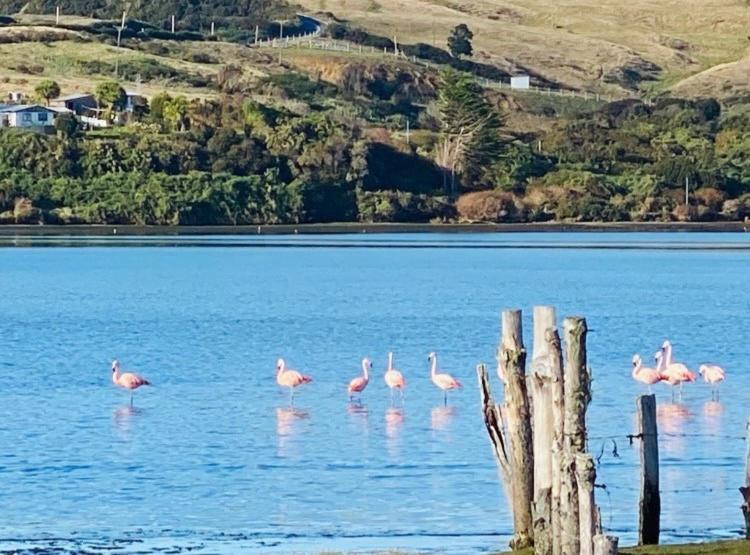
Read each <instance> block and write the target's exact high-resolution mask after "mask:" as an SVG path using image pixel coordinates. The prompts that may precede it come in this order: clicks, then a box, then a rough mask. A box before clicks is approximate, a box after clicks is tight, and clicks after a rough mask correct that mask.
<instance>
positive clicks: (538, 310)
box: [529, 306, 555, 555]
mask: <svg viewBox="0 0 750 555" xmlns="http://www.w3.org/2000/svg"><path fill="white" fill-rule="evenodd" d="M554 329H555V309H554V308H553V307H551V306H535V307H534V343H533V351H532V357H531V377H530V380H529V383H530V385H531V401H532V403H531V405H532V409H533V410H532V422H533V426H532V428H533V436H534V505H533V517H534V553H535V554H536V555H552V545H553V534H552V436H553V432H554V425H553V414H552V383H551V382H552V375H551V366H552V364H553V362H552V361H551V360H550V355H551V352H550V345H549V343H548V342H547V338H546V334H547V332H548V331H550V330H554Z"/></svg>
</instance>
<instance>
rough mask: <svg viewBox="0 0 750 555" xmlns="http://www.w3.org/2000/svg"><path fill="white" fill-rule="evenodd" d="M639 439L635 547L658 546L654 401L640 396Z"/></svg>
mask: <svg viewBox="0 0 750 555" xmlns="http://www.w3.org/2000/svg"><path fill="white" fill-rule="evenodd" d="M637 406H638V435H639V436H640V439H641V498H640V502H639V519H638V545H656V544H658V543H659V519H660V513H661V497H660V495H659V443H658V435H657V428H656V397H655V396H654V395H641V396H640V397H638V400H637Z"/></svg>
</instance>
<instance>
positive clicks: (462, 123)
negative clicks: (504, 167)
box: [437, 70, 503, 194]
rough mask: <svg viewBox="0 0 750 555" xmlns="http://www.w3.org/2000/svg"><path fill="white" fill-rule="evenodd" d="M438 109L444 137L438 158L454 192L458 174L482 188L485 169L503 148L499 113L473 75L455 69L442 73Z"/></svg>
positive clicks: (453, 192)
mask: <svg viewBox="0 0 750 555" xmlns="http://www.w3.org/2000/svg"><path fill="white" fill-rule="evenodd" d="M438 109H439V111H440V119H441V124H442V125H441V131H442V139H441V142H440V143H439V144H438V147H437V161H438V163H439V165H440V166H441V167H443V168H444V170H445V172H446V177H447V176H448V175H450V187H449V189H450V192H451V194H455V192H456V190H455V182H454V179H455V177H456V176H457V175H460V177H461V182H462V184H463V185H464V186H465V187H467V188H481V187H482V186H483V185H484V184H485V182H486V179H487V176H486V170H487V169H488V168H489V167H490V166H491V165H492V163H493V162H494V161H495V160H497V158H498V157H499V156H500V154H501V153H502V150H503V143H502V141H501V139H500V135H499V131H500V128H501V126H502V120H501V118H500V115H499V114H498V113H497V111H496V110H495V108H494V107H493V106H491V105H490V103H489V102H488V101H487V99H486V98H485V97H484V92H483V90H482V88H481V87H480V86H479V85H478V84H477V82H476V81H475V80H474V79H473V78H472V77H470V76H468V75H466V74H463V73H458V72H456V71H452V70H448V71H445V72H444V73H442V74H441V80H440V87H439V90H438ZM446 185H447V179H446Z"/></svg>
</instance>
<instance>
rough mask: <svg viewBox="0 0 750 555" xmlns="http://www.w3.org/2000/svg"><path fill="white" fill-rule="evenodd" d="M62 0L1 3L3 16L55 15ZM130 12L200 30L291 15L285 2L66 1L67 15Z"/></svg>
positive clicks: (247, 24) (157, 22)
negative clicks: (215, 24) (221, 23)
mask: <svg viewBox="0 0 750 555" xmlns="http://www.w3.org/2000/svg"><path fill="white" fill-rule="evenodd" d="M58 5H60V1H59V0H31V1H30V2H29V1H28V0H0V14H13V13H18V12H19V11H21V10H24V11H25V12H26V13H40V14H51V13H54V12H55V8H56V6H58ZM126 8H127V9H128V17H130V18H136V19H140V20H143V21H147V22H149V23H153V24H155V25H160V26H166V25H168V24H169V22H170V20H171V17H172V16H173V15H174V16H175V18H176V21H177V22H178V23H179V26H180V27H181V28H182V29H186V28H187V29H191V30H197V29H200V28H202V27H205V26H207V25H210V23H211V21H217V22H218V21H227V20H231V24H232V25H231V26H232V27H240V28H242V27H244V28H249V27H250V26H252V25H256V24H264V23H266V22H267V21H268V20H269V19H271V18H273V17H274V16H279V15H282V14H287V13H291V10H289V9H288V7H287V5H286V3H285V2H284V1H283V0H158V1H153V0H133V1H132V2H128V1H123V0H66V1H65V2H64V3H63V11H64V13H65V14H66V15H80V16H84V17H96V18H101V19H116V18H119V17H120V16H122V12H123V10H125V9H126Z"/></svg>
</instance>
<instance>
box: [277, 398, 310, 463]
mask: <svg viewBox="0 0 750 555" xmlns="http://www.w3.org/2000/svg"><path fill="white" fill-rule="evenodd" d="M308 418H310V413H309V412H308V411H306V410H303V409H298V408H294V407H278V408H277V409H276V436H277V439H278V447H279V455H281V456H284V455H288V454H289V453H288V448H289V446H290V444H291V442H292V440H293V439H294V437H295V436H296V435H297V432H298V431H299V424H300V423H301V422H303V421H305V420H307V419H308Z"/></svg>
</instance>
